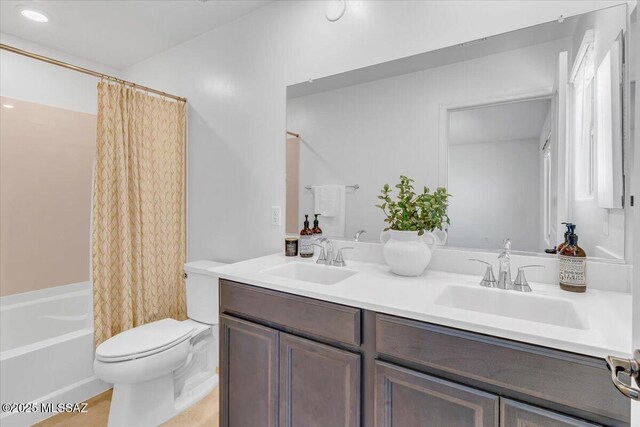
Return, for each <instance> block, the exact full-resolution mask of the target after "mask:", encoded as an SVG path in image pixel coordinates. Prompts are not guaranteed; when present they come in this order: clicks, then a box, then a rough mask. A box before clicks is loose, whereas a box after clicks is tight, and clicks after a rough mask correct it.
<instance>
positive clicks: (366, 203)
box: [287, 40, 569, 250]
mask: <svg viewBox="0 0 640 427" xmlns="http://www.w3.org/2000/svg"><path fill="white" fill-rule="evenodd" d="M568 48H569V40H558V41H554V42H550V43H543V44H540V45H535V46H530V47H526V48H522V49H517V50H511V51H507V52H503V53H499V54H494V55H490V56H486V57H483V58H478V59H473V60H469V61H463V62H459V63H455V64H450V65H446V66H442V67H437V68H431V69H428V70H425V71H420V72H417V73H411V74H405V75H401V76H397V77H392V78H388V79H383V80H378V81H373V82H369V83H365V84H360V85H356V86H350V87H346V88H343V89H338V90H333V91H329V92H324V93H318V94H314V95H309V96H303V97H299V98H294V99H290V100H289V102H288V104H287V127H288V128H289V129H292V130H294V131H295V132H299V133H300V137H301V144H300V194H299V204H300V208H299V218H298V225H299V226H298V229H300V228H302V227H301V226H302V222H303V220H304V217H303V215H304V214H305V213H309V214H313V213H314V212H312V211H313V193H312V192H311V191H308V190H305V188H304V186H305V185H320V184H358V185H360V189H359V190H357V191H351V190H349V191H347V196H346V206H347V207H346V229H347V231H346V237H351V236H353V235H354V233H355V232H356V231H357V230H359V229H364V230H367V234H366V235H365V238H368V239H374V240H377V239H378V236H379V234H380V232H381V231H382V229H383V228H384V227H385V223H384V222H383V219H384V215H383V213H382V211H380V210H379V209H378V208H375V207H374V205H375V204H378V203H379V200H378V199H377V198H376V196H377V195H378V194H379V192H380V189H381V188H382V186H383V185H384V184H385V183H388V184H389V185H391V186H392V187H393V186H394V185H395V184H396V183H397V182H398V178H399V176H400V175H407V176H409V177H411V178H413V179H415V180H416V185H417V187H416V188H418V189H420V188H422V186H423V185H426V186H427V187H429V188H431V189H435V188H436V187H437V186H438V185H440V184H445V185H446V183H440V182H439V181H440V179H439V178H440V176H441V169H443V168H445V169H446V165H442V164H440V162H441V159H442V157H441V156H440V152H439V151H440V141H439V135H440V126H441V117H440V108H441V106H442V105H450V104H456V105H459V104H461V103H465V102H468V103H476V102H478V101H483V100H484V101H487V102H489V101H493V100H495V99H496V98H501V97H506V96H513V95H515V94H522V93H526V92H533V91H539V90H540V89H542V88H547V89H548V90H551V87H552V86H553V83H554V79H555V70H556V67H557V65H556V63H557V59H558V52H559V51H561V50H564V49H568ZM470 70H473V72H469V71H470ZM494 154H497V153H494ZM510 154H515V153H510ZM528 154H530V153H528ZM524 158H527V157H524ZM516 160H517V163H520V162H521V161H522V158H520V159H517V158H512V157H510V158H509V159H508V161H510V162H511V161H514V162H516ZM449 163H450V164H451V159H450V160H449ZM491 163H492V164H493V161H492V162H491ZM536 166H537V165H536ZM473 171H474V173H480V170H479V169H473ZM449 176H450V177H451V171H450V174H449ZM535 179H536V182H535V183H534V184H533V185H534V186H535V187H536V188H538V183H537V179H538V175H537V174H535ZM457 184H460V181H459V180H458V181H457ZM449 190H450V193H451V194H452V195H453V198H452V202H451V203H452V204H455V205H456V206H457V207H458V209H454V210H453V211H452V212H451V222H452V226H451V229H452V230H454V229H456V227H457V224H462V225H461V229H463V230H468V229H469V227H468V226H467V225H466V224H464V222H463V221H464V218H463V217H465V216H467V217H468V213H464V212H465V211H463V210H460V209H459V208H460V207H463V206H468V205H467V204H466V203H462V202H460V200H459V199H460V198H462V197H465V195H463V194H461V193H462V192H465V193H466V191H464V189H463V188H462V186H459V187H457V188H455V189H451V188H449ZM458 191H460V193H459V192H458ZM536 194H537V193H536ZM456 200H457V202H456ZM535 202H537V199H535ZM527 206H529V205H527ZM474 210H477V207H476V208H474ZM536 211H537V209H536ZM472 212H473V210H472ZM533 217H535V218H533ZM469 219H471V218H469ZM485 219H488V218H485ZM531 219H532V220H533V219H535V220H537V219H539V214H538V213H537V212H536V213H535V215H533V216H532V218H531ZM478 225H480V227H481V228H483V227H484V222H476V227H478ZM320 227H322V218H320ZM504 227H506V230H509V229H511V228H513V229H514V234H513V235H512V236H511V237H512V238H513V239H514V249H520V250H535V248H537V244H524V242H522V241H520V242H518V239H519V238H520V237H523V236H522V235H521V234H519V233H516V232H515V228H516V227H515V226H514V224H512V223H511V222H510V221H508V222H506V223H505V224H504ZM504 227H501V228H499V230H496V232H497V231H501V232H504V230H505V228H504ZM466 232H467V231H465V233H466ZM454 234H458V233H454ZM510 234H511V233H506V234H504V233H503V234H501V237H500V238H499V239H497V238H495V236H494V235H493V234H492V235H491V236H485V237H488V238H489V241H488V242H485V243H482V244H480V242H479V239H472V240H473V241H474V242H475V241H476V240H478V244H479V245H475V244H473V245H469V244H466V245H465V244H463V242H464V240H461V236H460V235H459V234H458V236H459V238H454V239H453V241H450V244H452V245H458V246H471V247H478V248H499V247H501V243H498V244H497V245H494V246H491V245H492V244H494V243H495V242H496V241H497V242H502V240H503V239H504V238H505V237H507V236H508V235H510ZM516 234H518V235H516ZM516 242H517V243H516ZM536 243H537V242H536ZM487 245H489V246H487Z"/></svg>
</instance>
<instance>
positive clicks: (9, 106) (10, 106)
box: [2, 104, 13, 110]
mask: <svg viewBox="0 0 640 427" xmlns="http://www.w3.org/2000/svg"><path fill="white" fill-rule="evenodd" d="M2 106H3V107H4V108H7V109H9V110H10V109H12V108H13V105H11V104H2Z"/></svg>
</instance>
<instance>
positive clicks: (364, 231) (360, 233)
mask: <svg viewBox="0 0 640 427" xmlns="http://www.w3.org/2000/svg"><path fill="white" fill-rule="evenodd" d="M366 232H367V230H358V231H356V234H355V236H353V241H354V242H359V241H360V236H362V235H363V234H364V233H366Z"/></svg>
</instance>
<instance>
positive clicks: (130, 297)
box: [92, 82, 186, 345]
mask: <svg viewBox="0 0 640 427" xmlns="http://www.w3.org/2000/svg"><path fill="white" fill-rule="evenodd" d="M97 119H98V120H97V127H98V129H97V153H96V156H97V157H96V165H95V174H94V187H93V233H92V236H93V253H92V263H93V292H94V297H93V305H94V322H95V340H96V345H98V344H100V343H101V342H103V341H104V340H106V339H108V338H109V337H111V336H113V335H115V334H117V333H119V332H122V331H124V330H126V329H129V328H132V327H135V326H138V325H142V324H144V323H147V322H151V321H154V320H159V319H162V318H165V317H172V318H174V319H178V320H180V319H184V318H186V302H185V286H184V279H183V272H182V269H183V264H184V262H185V234H186V233H185V231H186V230H185V167H186V165H185V150H186V129H185V126H186V103H185V102H182V101H177V102H176V101H169V100H165V99H161V98H158V97H156V96H151V95H148V94H146V93H143V92H140V91H138V90H135V89H131V88H128V87H125V86H123V85H120V84H113V83H108V82H100V83H99V84H98V118H97Z"/></svg>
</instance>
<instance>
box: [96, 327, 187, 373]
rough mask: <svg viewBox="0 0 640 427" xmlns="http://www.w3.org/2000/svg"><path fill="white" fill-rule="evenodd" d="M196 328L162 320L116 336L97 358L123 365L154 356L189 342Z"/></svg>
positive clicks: (109, 340) (102, 345)
mask: <svg viewBox="0 0 640 427" xmlns="http://www.w3.org/2000/svg"><path fill="white" fill-rule="evenodd" d="M192 333H193V325H191V324H189V323H188V322H179V321H177V320H174V319H162V320H158V321H156V322H152V323H147V324H146V325H141V326H137V327H135V328H133V329H129V330H127V331H124V332H121V333H119V334H118V335H115V336H113V337H111V338H109V339H108V340H106V341H105V342H103V343H102V344H100V345H99V346H98V348H97V349H96V359H98V360H100V361H103V362H119V361H122V360H131V359H138V358H140V357H146V356H150V355H152V354H156V353H159V352H160V351H163V350H166V349H168V348H171V347H173V346H175V345H178V344H180V343H181V342H183V341H185V340H187V339H189V338H190V337H191V334H192Z"/></svg>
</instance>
